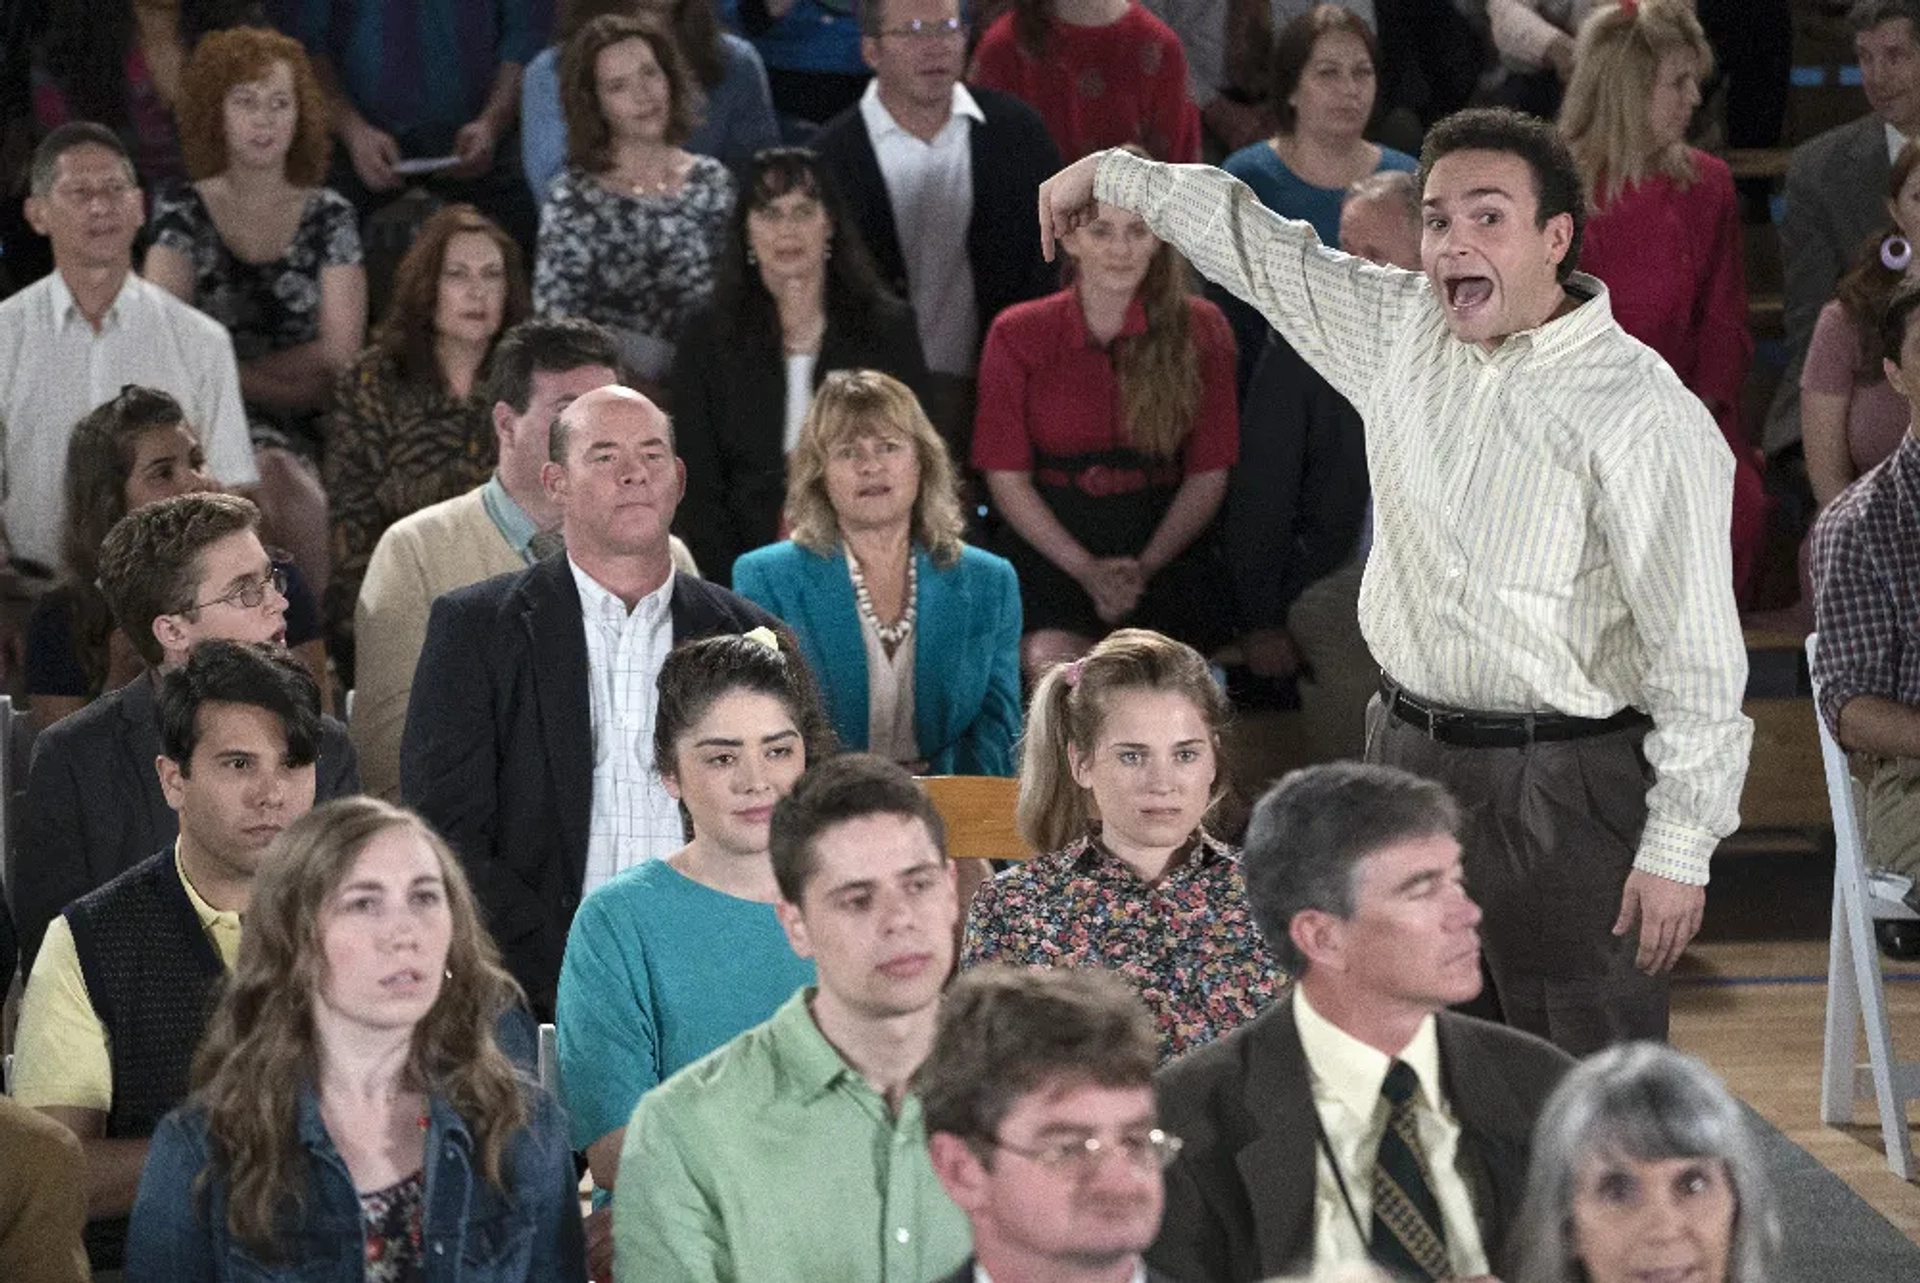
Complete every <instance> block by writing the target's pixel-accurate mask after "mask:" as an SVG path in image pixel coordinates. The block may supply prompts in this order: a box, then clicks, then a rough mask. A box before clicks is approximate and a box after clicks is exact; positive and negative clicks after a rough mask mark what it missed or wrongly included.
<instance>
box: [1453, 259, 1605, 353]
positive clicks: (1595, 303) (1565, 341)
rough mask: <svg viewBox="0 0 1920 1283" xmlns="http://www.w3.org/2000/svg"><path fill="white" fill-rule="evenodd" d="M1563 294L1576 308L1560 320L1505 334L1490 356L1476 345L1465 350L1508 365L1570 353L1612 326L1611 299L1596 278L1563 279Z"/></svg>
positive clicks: (1573, 276)
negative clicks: (1565, 293) (1573, 302)
mask: <svg viewBox="0 0 1920 1283" xmlns="http://www.w3.org/2000/svg"><path fill="white" fill-rule="evenodd" d="M1566 291H1567V296H1568V297H1569V298H1572V299H1573V300H1575V302H1576V303H1577V304H1578V306H1576V307H1575V308H1574V309H1573V310H1572V311H1570V312H1568V313H1566V314H1565V315H1564V316H1556V317H1554V318H1553V319H1551V320H1549V321H1547V322H1545V323H1544V324H1541V325H1536V326H1534V327H1533V328H1532V329H1530V330H1520V331H1518V332H1517V333H1514V334H1509V335H1507V337H1506V338H1505V339H1503V340H1501V342H1500V346H1499V347H1496V348H1495V349H1494V350H1493V351H1491V352H1489V351H1487V350H1486V349H1484V348H1482V347H1481V346H1480V345H1479V344H1478V343H1469V344H1468V345H1467V346H1468V347H1469V348H1470V349H1471V350H1472V351H1473V353H1474V354H1475V355H1476V356H1478V357H1479V358H1480V359H1481V360H1482V361H1484V362H1487V363H1488V364H1493V363H1496V362H1498V363H1500V364H1502V365H1511V364H1513V363H1516V362H1519V361H1524V360H1527V359H1529V358H1531V357H1534V356H1539V357H1542V358H1548V357H1554V356H1557V355H1559V354H1560V353H1563V352H1568V351H1571V350H1572V349H1574V348H1576V347H1578V346H1579V345H1580V344H1582V343H1585V342H1586V341H1587V340H1588V339H1590V338H1592V337H1594V336H1595V335H1596V334H1599V333H1600V332H1601V331H1602V330H1605V329H1606V328H1607V327H1608V326H1610V325H1612V324H1613V302H1612V296H1611V295H1610V294H1608V292H1607V287H1606V283H1605V282H1603V281H1602V280H1601V279H1600V278H1599V277H1597V276H1589V275H1587V274H1586V273H1585V272H1574V273H1573V274H1571V275H1570V276H1568V277H1567V281H1566Z"/></svg>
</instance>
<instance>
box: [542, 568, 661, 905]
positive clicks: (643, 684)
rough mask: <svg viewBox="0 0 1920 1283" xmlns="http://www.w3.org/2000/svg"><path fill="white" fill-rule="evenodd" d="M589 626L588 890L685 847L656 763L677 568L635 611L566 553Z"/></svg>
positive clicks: (586, 890)
mask: <svg viewBox="0 0 1920 1283" xmlns="http://www.w3.org/2000/svg"><path fill="white" fill-rule="evenodd" d="M567 568H568V569H569V570H571V571H573V582H574V586H575V587H577V588H578V589H579V590H580V613H581V615H582V617H583V618H584V620H585V623H586V628H587V690H588V694H589V699H588V706H589V707H590V708H591V710H592V713H593V813H592V819H591V822H590V823H589V825H588V828H587V878H586V886H585V887H583V888H582V890H581V894H582V895H585V894H586V893H587V892H589V891H592V890H593V889H594V888H595V887H597V886H599V885H600V884H601V883H603V882H605V881H606V880H607V879H609V878H611V877H612V876H613V875H614V874H616V873H618V872H620V870H622V869H625V868H629V867H631V866H633V865H636V864H639V863H640V862H642V861H643V860H657V859H659V858H661V857H662V856H666V855H671V854H672V853H673V852H675V851H677V850H679V849H680V848H681V847H683V846H685V845H686V838H685V836H684V831H683V830H682V828H681V827H680V804H679V803H677V802H675V801H674V800H673V799H672V798H671V797H669V796H668V795H667V790H666V786H665V785H663V784H661V782H660V776H659V774H658V773H657V772H656V771H655V770H654V769H653V715H654V710H655V709H656V708H657V707H658V704H659V693H660V692H659V679H660V666H661V665H662V664H664V663H665V662H666V660H667V652H668V651H670V650H672V649H673V615H672V612H671V611H670V610H669V609H668V603H670V602H671V601H672V600H673V576H674V572H672V571H669V572H668V573H667V581H666V582H665V583H663V584H661V585H660V587H658V588H656V589H655V590H654V591H653V592H650V593H648V594H647V595H646V596H645V597H642V598H641V599H640V603H639V605H637V606H635V607H634V608H633V610H632V611H629V610H628V609H627V606H626V603H625V602H623V601H621V600H620V599H619V598H618V597H616V596H614V595H613V594H612V593H610V592H608V591H607V590H606V589H605V588H602V587H601V586H600V585H599V584H598V583H596V582H595V581H594V580H593V579H592V577H591V576H589V575H588V574H587V573H586V572H585V571H583V570H581V569H580V567H579V566H578V565H576V564H575V563H574V561H573V558H571V557H569V558H567Z"/></svg>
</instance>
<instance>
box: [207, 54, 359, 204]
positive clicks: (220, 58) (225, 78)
mask: <svg viewBox="0 0 1920 1283" xmlns="http://www.w3.org/2000/svg"><path fill="white" fill-rule="evenodd" d="M276 62H284V63H286V64H287V70H288V71H290V72H292V73H293V96H294V101H295V102H296V103H297V104H298V108H299V119H298V121H297V123H296V124H295V125H294V128H293V145H292V146H291V147H289V148H288V149H287V181H288V182H290V183H293V184H294V185H295V186H298V187H316V186H318V185H319V184H320V183H322V182H323V181H325V179H326V176H327V161H328V159H329V158H330V156H331V155H332V152H331V146H332V144H331V142H330V141H329V139H328V137H327V101H326V99H325V97H323V96H322V95H321V93H320V82H319V81H318V80H316V79H315V78H314V75H313V65H312V64H311V63H309V62H308V61H307V51H306V50H305V49H302V48H301V47H300V42H299V41H297V40H293V39H290V38H288V37H286V36H283V35H281V34H280V33H279V32H277V31H268V30H266V29H265V28H262V27H234V28H232V29H230V30H226V31H215V32H213V33H212V34H210V35H208V36H207V37H206V38H205V39H204V40H202V41H201V42H200V44H199V46H198V47H197V48H196V49H194V51H193V56H192V57H191V58H189V59H188V60H187V66H186V70H185V71H183V72H182V73H181V75H180V105H179V109H178V110H177V111H176V112H175V113H174V114H175V117H176V118H177V119H178V121H179V124H180V154H181V156H182V157H183V158H184V159H185V160H186V162H187V174H188V176H189V177H191V178H193V179H194V180H195V181H196V182H197V181H198V180H200V179H202V178H211V177H212V176H213V175H215V174H217V173H219V172H221V171H222V170H224V169H225V168H226V167H227V115H226V103H227V93H228V91H230V90H231V89H232V88H233V87H234V86H235V85H243V84H246V83H247V82H248V81H250V80H259V79H261V78H262V77H264V76H266V75H267V73H268V72H269V71H271V70H272V69H273V64H274V63H276Z"/></svg>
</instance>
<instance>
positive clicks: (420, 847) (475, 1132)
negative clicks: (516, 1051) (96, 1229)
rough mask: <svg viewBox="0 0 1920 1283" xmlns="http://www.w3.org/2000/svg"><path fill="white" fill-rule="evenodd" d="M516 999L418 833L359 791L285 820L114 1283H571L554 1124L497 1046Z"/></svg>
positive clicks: (568, 1195)
mask: <svg viewBox="0 0 1920 1283" xmlns="http://www.w3.org/2000/svg"><path fill="white" fill-rule="evenodd" d="M517 996H518V992H517V990H516V988H515V986H514V983H513V981H512V980H511V979H510V978H509V977H508V976H507V974H506V973H505V972H504V971H502V970H501V969H500V966H499V962H498V958H497V955H496V954H495V951H494V947H493V944H492V942H491V940H489V939H488V937H487V935H486V933H485V931H484V930H482V928H481V926H480V922H479V918H478V916H477V913H476V910H475V907H474V900H473V894H472V892H471V890H470V889H469V888H468V886H467V882H466V879H465V877H464V876H463V875H462V873H461V871H460V866H459V864H458V862H457V861H456V860H455V859H454V857H453V855H452V854H451V852H450V851H449V850H448V849H447V847H446V846H445V844H444V843H442V842H441V841H440V839H439V838H438V837H436V836H435V835H434V834H433V833H432V831H431V830H429V829H428V828H427V826H426V825H425V824H423V823H422V822H421V821H420V820H419V819H418V818H417V817H415V816H414V815H412V814H411V813H410V812H407V811H403V810H401V809H399V808H397V807H393V806H390V805H388V804H387V803H384V802H381V801H378V800H376V799H373V798H368V797H353V798H344V799H341V800H339V801H336V802H332V803H329V804H327V805H325V806H322V807H319V808H317V809H315V810H314V811H312V812H311V813H309V814H308V815H306V816H304V817H302V818H301V819H299V820H297V821H295V822H294V823H293V824H292V825H291V826H290V827H289V828H288V829H287V830H286V832H284V833H283V834H281V835H280V837H279V839H278V840H277V841H276V842H275V844H274V845H273V847H272V848H271V849H270V851H269V853H268V856H267V858H266V859H265V860H264V861H263V864H262V868H261V870H260V872H259V874H258V875H257V877H256V879H255V881H254V885H253V895H252V902H251V904H250V905H249V907H248V910H247V915H246V936H245V939H244V941H243V943H242V945H241V949H240V959H239V963H238V965H237V966H236V967H235V969H234V972H233V975H232V977H231V979H230V981H229V984H228V987H227V990H226V992H225V994H224V995H223V996H222V998H221V1002H220V1006H219V1009H218V1011H217V1012H216V1013H215V1015H214V1019H213V1023H212V1027H211V1028H210V1030H209V1032H208V1034H207V1039H206V1042H205V1043H204V1044H203V1045H202V1046H201V1049H200V1054H199V1056H198V1057H197V1059H196V1061H195V1063H194V1084H195V1090H194V1094H193V1097H192V1098H191V1100H190V1101H189V1102H188V1103H187V1104H186V1105H185V1106H183V1107H182V1108H180V1109H178V1110H176V1111H174V1112H173V1113H172V1114H170V1115H169V1116H168V1117H167V1118H166V1120H165V1121H164V1122H162V1123H161V1125H160V1129H159V1130H158V1131H157V1132H156V1133H155V1135H154V1137H153V1141H152V1145H151V1148H150V1150H149V1151H148V1157H147V1165H146V1171H145V1173H144V1175H143V1177H142V1179H141V1182H140V1193H139V1197H138V1199H137V1201H136V1202H135V1204H134V1209H133V1224H132V1229H131V1231H130V1234H129V1239H128V1251H127V1268H126V1278H127V1279H128V1281H129V1283H188V1281H194V1283H197V1281H198V1280H221V1281H225V1280H236V1281H238V1280H263V1281H265V1280H276V1279H285V1280H295V1279H297V1280H300V1281H301V1283H331V1281H333V1280H338V1281H339V1283H349V1281H350V1283H362V1280H365V1281H366V1283H389V1281H394V1283H398V1281H400V1280H405V1281H407V1283H416V1281H417V1283H456V1281H457V1283H506V1281H508V1280H515V1281H517V1280H529V1281H537V1283H550V1281H552V1280H572V1279H582V1278H585V1277H586V1262H585V1250H584V1245H583V1236H582V1230H581V1219H580V1207H579V1201H578V1197H577V1192H576V1191H577V1186H576V1181H575V1176H574V1168H573V1159H572V1155H571V1154H570V1153H569V1151H568V1147H567V1129H566V1125H565V1121H564V1120H563V1118H562V1117H561V1114H560V1110H559V1108H558V1107H557V1106H556V1105H555V1104H554V1102H553V1100H552V1099H551V1098H550V1097H549V1096H548V1095H547V1094H546V1093H545V1092H543V1091H541V1090H540V1089H539V1088H538V1087H537V1086H535V1085H534V1084H532V1083H530V1082H528V1081H527V1080H526V1079H525V1078H524V1077H523V1076H522V1075H521V1074H519V1073H518V1072H517V1071H516V1070H515V1069H514V1067H513V1065H512V1064H511V1062H509V1060H508V1059H507V1057H506V1056H505V1055H504V1054H503V1053H502V1052H501V1050H500V1048H499V1046H498V1044H497V1043H496V1041H495V1028H496V1024H497V1022H498V1020H499V1019H500V1017H501V1015H502V1014H503V1013H504V1012H505V1011H506V1010H507V1008H508V1007H509V1006H510V1005H512V1004H513V1002H514V1001H515V1000H516V998H517Z"/></svg>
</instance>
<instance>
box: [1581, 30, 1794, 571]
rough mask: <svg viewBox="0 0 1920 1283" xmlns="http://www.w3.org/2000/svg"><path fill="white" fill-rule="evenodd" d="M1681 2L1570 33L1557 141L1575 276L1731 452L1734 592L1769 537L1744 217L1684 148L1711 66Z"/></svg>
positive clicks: (1716, 178)
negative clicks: (1696, 402)
mask: <svg viewBox="0 0 1920 1283" xmlns="http://www.w3.org/2000/svg"><path fill="white" fill-rule="evenodd" d="M1712 66H1713V53H1712V50H1711V49H1709V48H1708V46H1707V38H1706V34H1705V32H1703V31H1702V30H1701V28H1700V20H1699V19H1698V18H1696V17H1695V16H1694V13H1693V4H1692V3H1691V0H1640V2H1639V3H1634V2H1633V0H1626V2H1625V3H1621V4H1608V5H1602V6H1600V7H1599V8H1597V9H1595V10H1594V11H1593V13H1592V14H1591V15H1590V16H1589V17H1588V18H1587V20H1586V21H1585V22H1584V23H1582V24H1581V26H1580V36H1579V39H1578V40H1577V41H1576V42H1575V45H1574V61H1573V76H1572V78H1571V79H1570V80H1569V81H1568V83H1567V95H1566V100H1565V102H1564V103H1563V104H1562V105H1561V108H1560V132H1561V134H1562V135H1564V136H1565V138H1566V140H1567V149H1568V150H1569V151H1571V152H1572V153H1573V158H1574V162H1575V164H1577V165H1578V166H1579V167H1580V176H1581V178H1582V179H1584V180H1585V182H1586V185H1587V200H1588V204H1589V213H1588V215H1587V224H1586V233H1585V236H1584V238H1583V240H1582V242H1581V246H1580V270H1582V271H1583V272H1586V273H1588V274H1589V275H1592V276H1597V277H1599V278H1600V280H1601V281H1602V282H1604V283H1605V284H1606V286H1607V292H1608V295H1609V302H1610V304H1611V306H1612V308H1613V315H1614V319H1615V320H1617V321H1619V322H1620V327H1621V328H1622V329H1624V330H1625V331H1626V332H1627V333H1629V334H1631V335H1633V337H1634V338H1636V339H1639V340H1640V341H1641V342H1642V343H1645V344H1646V345H1647V346H1648V347H1650V348H1652V349H1653V350H1654V351H1656V352H1658V353H1659V354H1660V355H1661V356H1662V357H1664V358H1665V359H1666V362H1667V364H1668V365H1670V366H1672V367H1673V372H1674V373H1675V374H1678V375H1679V376H1680V381H1681V382H1682V383H1684V384H1686V385H1687V387H1688V388H1689V389H1690V390H1691V391H1692V392H1693V393H1694V395H1695V396H1697V397H1699V398H1700V399H1701V400H1702V401H1704V402H1705V403H1706V406H1707V409H1708V410H1709V411H1711V412H1712V414H1713V417H1714V420H1715V422H1716V423H1718V424H1719V426H1720V432H1721V435H1723V436H1725V437H1726V439H1727V445H1728V446H1729V447H1731V448H1732V450H1733V457H1734V463H1735V467H1734V482H1733V532H1732V540H1733V583H1734V591H1735V592H1736V593H1737V594H1740V595H1741V596H1742V597H1744V596H1745V591H1746V587H1747V584H1748V581H1749V580H1750V578H1751V577H1752V572H1753V567H1754V562H1755V560H1756V559H1757V557H1758V555H1759V551H1760V542H1761V539H1762V538H1763V537H1764V535H1765V533H1766V510H1767V497H1766V489H1765V486H1764V484H1763V483H1762V481H1761V476H1760V472H1761V466H1762V461H1763V457H1762V455H1761V454H1760V451H1759V450H1758V449H1757V448H1756V447H1755V445H1754V444H1753V442H1752V440H1751V439H1750V438H1749V437H1748V435H1747V431H1746V428H1745V426H1744V425H1743V424H1742V423H1741V422H1740V393H1741V389H1742V388H1743V386H1744V385H1745V383H1746V379H1747V370H1748V368H1749V367H1750V366H1752V364H1753V336H1752V335H1751V334H1750V333H1749V332H1748V330H1747V286H1746V269H1745V266H1744V260H1743V257H1742V254H1741V250H1740V215H1739V208H1738V206H1737V204H1736V203H1735V200H1734V192H1733V174H1732V172H1731V171H1729V170H1728V168H1727V165H1726V162H1725V161H1723V160H1721V159H1719V158H1718V157H1716V156H1710V155H1708V154H1707V153H1705V152H1703V151H1700V150H1698V149H1697V148H1693V147H1689V146H1687V141H1686V139H1687V127H1688V125H1689V124H1690V123H1691V121H1692V119H1693V113H1694V109H1695V108H1697V107H1698V106H1699V105H1700V81H1701V79H1702V78H1703V77H1704V76H1705V75H1706V74H1707V73H1708V71H1709V70H1711V69H1712Z"/></svg>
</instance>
